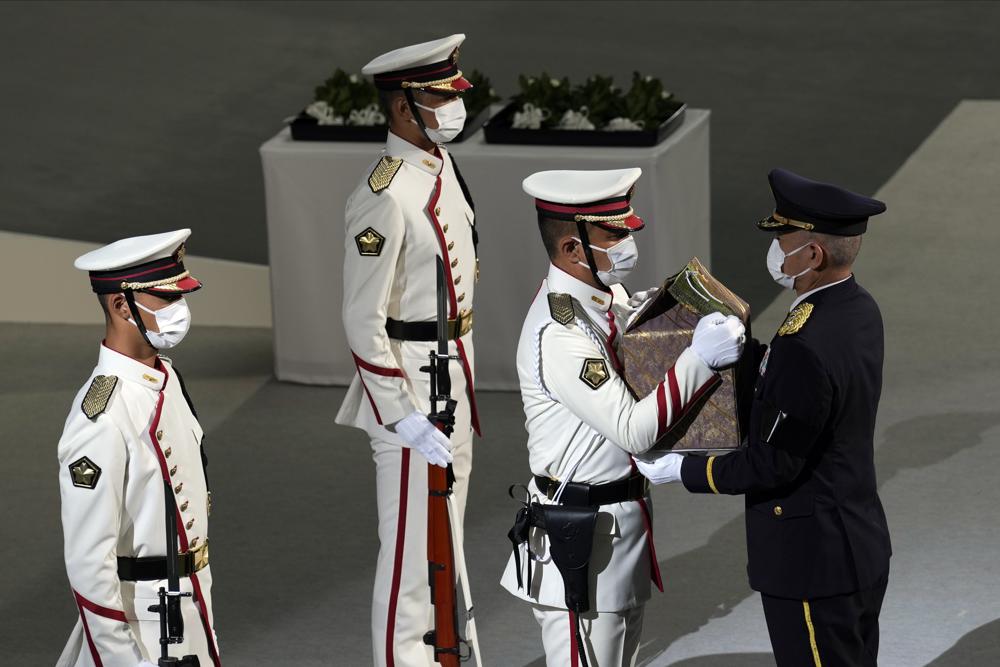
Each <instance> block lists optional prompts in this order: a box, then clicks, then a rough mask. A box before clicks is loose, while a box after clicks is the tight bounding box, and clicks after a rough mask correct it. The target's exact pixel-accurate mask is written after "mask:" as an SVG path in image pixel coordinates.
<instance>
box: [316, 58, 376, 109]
mask: <svg viewBox="0 0 1000 667" xmlns="http://www.w3.org/2000/svg"><path fill="white" fill-rule="evenodd" d="M315 101H317V102H326V103H327V104H329V105H330V107H331V108H332V109H333V112H334V113H335V114H336V115H338V116H343V117H345V118H346V117H347V116H349V115H350V113H351V111H353V110H354V109H364V108H365V107H367V106H368V105H369V104H378V89H377V88H375V84H373V83H372V82H371V81H369V80H368V79H366V78H364V77H361V76H358V75H357V74H348V73H347V72H345V71H344V70H342V69H340V68H339V67H338V68H337V70H336V71H335V72H334V73H333V75H332V76H330V78H328V79H327V80H326V81H324V82H323V85H321V86H316V100H315Z"/></svg>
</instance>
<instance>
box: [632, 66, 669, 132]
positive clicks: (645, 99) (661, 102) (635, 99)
mask: <svg viewBox="0 0 1000 667" xmlns="http://www.w3.org/2000/svg"><path fill="white" fill-rule="evenodd" d="M673 97H674V96H673V94H672V93H670V92H668V91H667V90H666V89H665V88H664V87H663V82H662V81H660V80H659V79H657V78H655V77H652V76H642V75H641V74H639V73H638V72H633V73H632V87H631V88H630V89H629V91H628V92H627V93H625V95H624V96H623V97H622V98H621V102H622V111H621V115H622V116H624V117H625V118H631V119H632V120H634V121H641V122H642V124H643V126H644V127H647V128H653V127H656V126H657V125H659V124H660V123H662V122H663V121H664V120H665V119H666V118H667V117H668V116H669V115H670V114H671V113H673V111H674V110H675V109H676V108H677V103H676V102H675V101H674V99H673Z"/></svg>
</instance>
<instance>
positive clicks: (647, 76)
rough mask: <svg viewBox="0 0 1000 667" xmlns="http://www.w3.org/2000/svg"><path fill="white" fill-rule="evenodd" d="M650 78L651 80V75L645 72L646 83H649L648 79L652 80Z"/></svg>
mask: <svg viewBox="0 0 1000 667" xmlns="http://www.w3.org/2000/svg"><path fill="white" fill-rule="evenodd" d="M652 80H653V77H652V75H650V74H647V75H646V79H645V81H646V83H649V82H650V81H652Z"/></svg>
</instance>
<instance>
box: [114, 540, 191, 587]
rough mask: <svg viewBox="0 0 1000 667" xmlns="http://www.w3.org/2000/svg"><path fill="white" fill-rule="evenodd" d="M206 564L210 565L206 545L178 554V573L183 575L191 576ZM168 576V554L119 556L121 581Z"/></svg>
mask: <svg viewBox="0 0 1000 667" xmlns="http://www.w3.org/2000/svg"><path fill="white" fill-rule="evenodd" d="M206 565H208V549H207V547H206V546H201V547H199V548H197V549H195V550H194V551H185V552H184V553H182V554H177V574H178V575H179V576H181V577H189V576H191V575H192V574H194V573H195V572H198V571H199V570H201V569H202V568H204V567H205V566H206ZM166 578H167V557H166V556H145V557H142V558H130V557H128V556H119V557H118V579H120V580H121V581H158V580H160V579H166Z"/></svg>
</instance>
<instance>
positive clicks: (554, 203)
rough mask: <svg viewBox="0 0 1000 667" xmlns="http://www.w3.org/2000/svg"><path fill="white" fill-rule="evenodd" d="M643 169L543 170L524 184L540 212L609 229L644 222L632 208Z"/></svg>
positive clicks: (624, 228)
mask: <svg viewBox="0 0 1000 667" xmlns="http://www.w3.org/2000/svg"><path fill="white" fill-rule="evenodd" d="M640 176H642V169H639V168H638V167H635V168H632V169H610V170H602V171H574V170H557V171H540V172H537V173H534V174H532V175H531V176H528V177H527V178H526V179H524V182H523V183H522V184H521V185H522V187H523V188H524V191H525V192H526V193H528V194H529V195H531V196H532V197H534V198H535V208H536V209H537V210H538V212H539V214H540V215H542V216H544V217H546V218H551V219H554V220H568V221H572V222H589V223H591V224H593V225H597V226H598V227H603V228H604V229H608V230H610V231H628V232H635V231H639V230H640V229H642V228H643V227H644V226H645V223H644V222H643V220H642V218H640V217H639V216H638V215H636V214H635V211H634V210H633V209H632V193H633V192H634V191H635V182H636V181H637V180H639V177H640Z"/></svg>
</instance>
